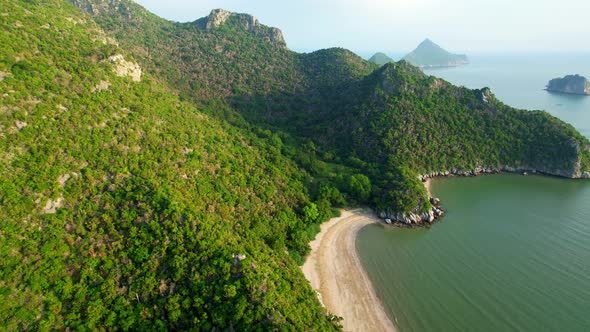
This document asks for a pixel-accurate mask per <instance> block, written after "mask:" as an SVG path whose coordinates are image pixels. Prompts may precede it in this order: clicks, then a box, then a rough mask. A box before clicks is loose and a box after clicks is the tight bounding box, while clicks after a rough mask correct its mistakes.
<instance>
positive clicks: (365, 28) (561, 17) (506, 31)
mask: <svg viewBox="0 0 590 332" xmlns="http://www.w3.org/2000/svg"><path fill="white" fill-rule="evenodd" d="M135 1H136V2H137V3H139V4H141V5H143V6H144V7H146V8H147V9H148V10H150V11H151V12H153V13H155V14H157V15H158V16H161V17H163V18H166V19H168V20H173V21H179V22H188V21H194V20H196V19H198V18H200V17H203V16H207V15H208V14H209V12H210V11H211V10H212V9H215V8H223V9H226V10H230V11H234V12H239V13H248V14H252V15H254V16H255V17H257V18H258V19H259V21H260V22H261V23H263V24H265V25H268V26H274V27H277V28H279V29H281V30H282V31H283V34H284V36H285V39H286V41H287V46H288V47H289V48H290V49H292V50H295V51H299V52H310V51H314V50H318V49H322V48H327V47H344V48H347V49H350V50H353V51H355V52H356V53H358V54H360V55H362V56H370V55H371V54H373V53H375V52H377V51H382V52H385V53H388V54H390V55H394V56H395V55H402V54H405V53H407V52H409V51H411V50H412V49H414V48H415V47H416V46H417V45H418V44H419V43H420V42H421V41H422V40H424V39H425V38H430V39H431V40H433V41H434V42H436V43H438V44H439V45H440V46H442V47H443V48H445V49H447V50H449V51H453V52H457V53H467V54H515V53H590V0H560V1H556V0H299V1H277V0H217V1H204V0H166V1H162V0H135Z"/></svg>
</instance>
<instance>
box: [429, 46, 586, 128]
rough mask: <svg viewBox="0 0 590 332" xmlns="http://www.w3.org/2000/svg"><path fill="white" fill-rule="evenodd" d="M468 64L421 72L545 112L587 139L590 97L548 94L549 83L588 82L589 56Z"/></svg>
mask: <svg viewBox="0 0 590 332" xmlns="http://www.w3.org/2000/svg"><path fill="white" fill-rule="evenodd" d="M470 61H471V64H469V65H467V66H463V67H456V68H441V69H428V70H425V72H426V73H427V74H429V75H434V76H437V77H440V78H443V79H445V80H447V81H449V82H451V83H453V84H455V85H463V86H466V87H468V88H471V89H476V88H477V89H479V88H482V87H485V86H487V87H489V88H491V89H492V92H493V93H494V94H495V95H496V97H498V99H500V100H501V101H503V102H504V103H506V104H508V105H510V106H513V107H516V108H522V109H536V110H545V111H547V112H549V113H551V114H553V115H555V116H557V117H558V118H560V119H562V120H564V121H566V122H568V123H570V124H572V125H573V126H574V127H576V128H577V129H578V130H579V131H580V132H581V133H582V134H584V135H586V137H590V96H575V95H564V94H556V93H550V92H547V91H545V90H543V89H544V88H545V85H547V83H548V82H549V80H550V79H552V78H556V77H563V76H565V75H568V74H580V75H583V76H586V77H587V78H589V79H590V54H580V55H563V54H555V55H535V56H531V55H526V56H525V55H522V56H471V57H470Z"/></svg>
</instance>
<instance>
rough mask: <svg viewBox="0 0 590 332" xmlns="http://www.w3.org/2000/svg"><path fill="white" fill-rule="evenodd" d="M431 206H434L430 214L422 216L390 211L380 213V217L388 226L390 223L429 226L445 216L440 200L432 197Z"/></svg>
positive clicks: (425, 213)
mask: <svg viewBox="0 0 590 332" xmlns="http://www.w3.org/2000/svg"><path fill="white" fill-rule="evenodd" d="M430 204H432V205H433V206H432V208H431V209H430V211H428V212H424V213H422V214H419V213H401V212H391V211H389V210H387V211H382V212H381V213H379V217H380V218H381V219H384V220H385V221H386V222H387V223H388V224H390V223H401V224H405V225H418V226H420V225H429V224H432V223H433V222H435V221H436V220H438V219H440V218H442V217H443V216H444V215H445V212H444V211H443V210H442V209H440V207H439V206H440V199H438V198H435V197H430Z"/></svg>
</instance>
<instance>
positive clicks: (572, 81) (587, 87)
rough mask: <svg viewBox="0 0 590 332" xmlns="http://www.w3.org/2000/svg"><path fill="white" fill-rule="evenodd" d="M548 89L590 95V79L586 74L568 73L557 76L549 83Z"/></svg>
mask: <svg viewBox="0 0 590 332" xmlns="http://www.w3.org/2000/svg"><path fill="white" fill-rule="evenodd" d="M546 90H547V91H551V92H558V93H567V94H574V95H585V96H589V95H590V81H588V79H586V78H585V77H584V76H580V75H567V76H566V77H563V78H555V79H552V80H551V81H549V83H548V84H547V88H546Z"/></svg>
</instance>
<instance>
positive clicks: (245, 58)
mask: <svg viewBox="0 0 590 332" xmlns="http://www.w3.org/2000/svg"><path fill="white" fill-rule="evenodd" d="M71 4H74V5H77V7H74V6H72V5H71ZM3 6H5V7H3V8H7V10H6V11H5V13H4V14H6V15H4V14H3V15H2V16H0V25H1V26H2V27H3V28H4V31H5V32H6V33H3V34H2V35H0V49H2V52H0V78H1V79H0V98H1V100H2V103H1V104H0V147H1V148H0V157H1V158H0V167H2V169H4V170H6V171H5V172H3V174H2V176H1V177H0V204H1V205H2V207H3V209H0V219H2V220H3V221H4V223H3V224H2V226H1V227H0V231H1V235H2V237H3V241H0V252H2V253H3V257H5V259H3V260H1V262H0V266H1V268H0V300H1V301H0V327H2V328H3V329H7V330H36V329H46V330H67V329H71V330H94V329H130V330H165V329H172V330H190V329H195V328H197V329H202V330H255V329H258V330H280V329H291V330H316V331H324V330H338V329H339V324H338V321H339V318H338V317H335V316H333V315H332V314H330V313H328V312H326V310H325V309H324V308H323V307H322V306H321V304H320V303H319V301H318V299H317V296H316V294H315V293H314V292H313V290H312V289H311V287H310V286H309V284H308V283H307V282H306V281H305V279H304V277H303V275H302V273H301V271H300V270H299V268H298V266H297V265H298V263H301V262H302V260H303V257H304V256H305V255H306V254H307V253H308V252H309V250H310V248H309V245H308V243H309V241H310V239H312V238H313V237H314V236H315V234H316V233H317V232H318V230H319V224H320V223H322V222H323V221H324V220H326V219H328V218H329V217H331V216H332V215H333V213H334V211H333V209H332V208H333V207H343V206H352V205H357V206H358V205H368V206H371V207H373V208H374V209H376V210H378V211H388V210H391V211H393V212H400V213H401V212H404V213H406V212H424V211H426V210H428V209H429V208H430V202H429V197H428V196H427V193H426V190H425V188H424V186H423V184H422V183H421V182H420V179H419V178H418V175H419V174H428V173H429V172H432V171H440V170H442V169H446V168H452V167H454V168H462V169H473V168H475V167H477V166H494V165H511V166H514V167H517V166H523V165H524V166H532V167H537V166H539V165H546V167H548V169H549V170H561V169H565V170H567V171H570V170H576V169H578V168H579V170H580V171H586V170H588V168H589V166H590V152H589V146H590V143H588V140H587V139H585V138H583V137H582V136H581V135H580V134H579V133H577V132H576V130H575V129H574V128H573V127H571V126H570V125H568V124H566V123H564V122H562V121H560V120H559V119H556V118H554V117H552V116H550V115H548V114H547V113H545V112H540V111H524V110H516V109H513V108H511V107H509V106H507V105H504V104H502V103H501V102H500V101H499V100H497V98H495V97H494V96H493V94H492V93H491V92H490V91H489V89H474V90H471V89H467V88H464V87H455V86H453V85H452V84H450V83H448V82H446V81H444V80H441V79H438V78H435V77H432V76H428V75H426V74H424V73H423V72H422V71H421V70H420V69H419V68H417V67H414V66H412V65H410V64H409V63H407V62H405V61H400V62H397V63H389V64H386V65H384V66H381V67H378V66H377V65H375V64H373V63H370V62H368V61H365V60H363V59H362V58H360V57H359V56H358V55H356V54H354V53H353V52H351V51H349V50H345V49H342V48H331V49H325V50H320V51H317V52H313V53H309V54H299V53H296V52H292V51H290V50H288V49H287V48H283V47H275V46H274V45H273V44H272V41H269V40H267V39H265V38H260V35H256V33H252V31H251V27H252V26H254V27H255V29H254V30H255V31H256V29H257V28H256V27H259V25H258V23H256V24H254V25H253V24H252V22H254V20H253V18H252V19H251V18H250V16H247V17H244V20H243V21H242V19H240V16H233V19H232V15H231V14H229V18H227V21H225V22H223V23H220V24H219V25H214V24H213V23H212V24H211V28H210V29H207V22H208V19H207V17H205V18H202V19H199V20H196V21H195V22H189V23H176V22H170V21H167V20H164V19H161V18H159V17H157V16H156V15H153V14H151V13H149V12H148V11H147V10H145V9H144V8H143V7H141V6H139V5H137V4H135V3H133V2H132V1H127V0H109V1H107V0H69V1H62V0H43V1H24V0H5V2H4V3H3ZM89 11H90V12H89ZM223 15H225V14H223ZM223 15H222V16H223ZM228 23H229V24H228ZM243 23H246V24H247V27H248V28H246V25H245V24H243ZM269 29H271V28H269ZM264 30H266V29H264ZM266 31H267V30H266ZM139 70H141V73H140V75H138V74H139ZM578 165H579V167H578ZM567 175H568V174H566V176H567Z"/></svg>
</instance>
